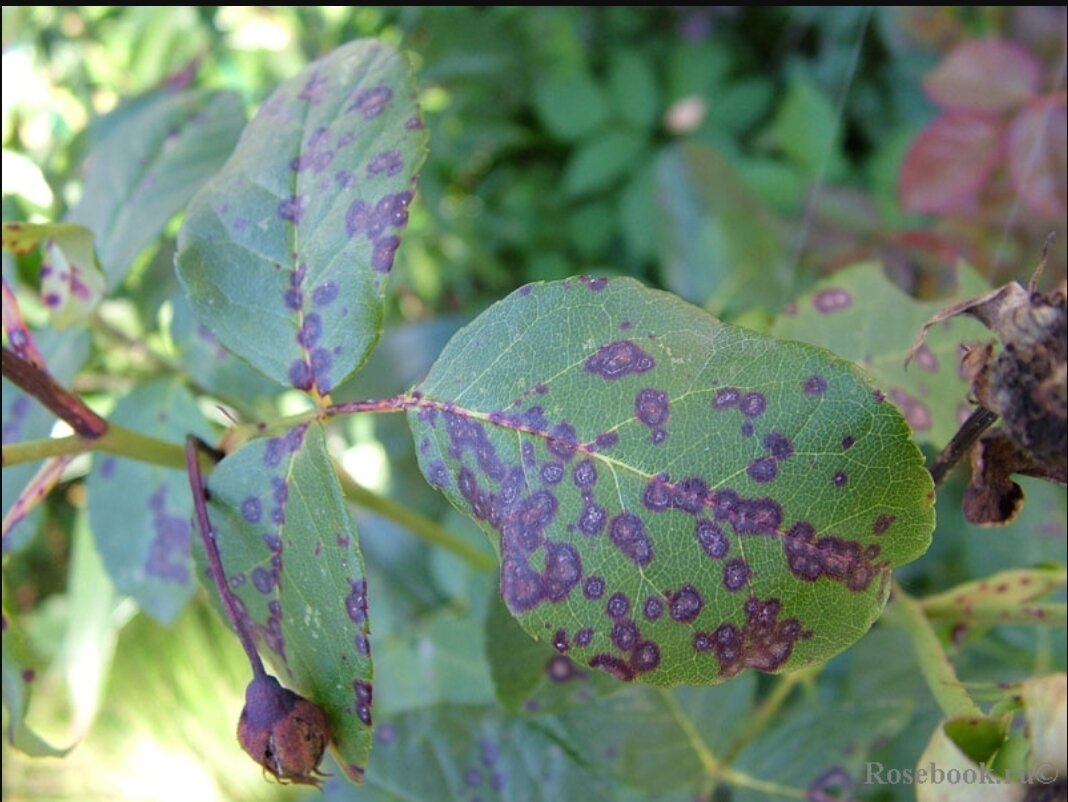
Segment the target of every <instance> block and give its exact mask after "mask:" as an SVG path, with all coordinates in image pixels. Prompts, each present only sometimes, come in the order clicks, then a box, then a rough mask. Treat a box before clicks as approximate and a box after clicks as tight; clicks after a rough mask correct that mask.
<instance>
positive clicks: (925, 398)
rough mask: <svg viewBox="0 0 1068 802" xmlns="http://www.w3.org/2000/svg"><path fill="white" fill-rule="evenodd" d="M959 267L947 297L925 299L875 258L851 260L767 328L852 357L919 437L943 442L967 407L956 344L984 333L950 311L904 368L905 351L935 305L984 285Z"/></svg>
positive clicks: (939, 306) (985, 334) (966, 385)
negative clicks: (916, 296) (955, 285)
mask: <svg viewBox="0 0 1068 802" xmlns="http://www.w3.org/2000/svg"><path fill="white" fill-rule="evenodd" d="M958 274H959V277H958V284H959V287H958V289H957V292H956V293H955V294H954V296H953V297H951V298H945V299H941V300H938V301H927V302H924V301H917V300H916V299H914V298H911V297H909V296H908V295H906V294H905V293H904V292H902V291H901V290H900V289H898V288H897V287H896V286H895V285H894V284H892V283H891V282H890V281H888V280H887V278H886V277H885V276H884V275H883V272H882V268H881V266H880V265H878V264H876V263H874V262H868V263H864V264H859V265H855V266H853V267H851V268H847V269H845V270H842V271H839V272H838V273H835V274H834V275H833V276H831V277H829V278H827V279H824V280H823V281H821V282H820V283H819V284H817V285H816V287H814V288H813V289H812V290H811V291H810V292H808V293H806V294H805V295H803V296H802V297H801V298H800V299H798V301H797V303H796V304H794V305H793V306H791V308H790V311H789V312H788V313H787V314H785V315H782V316H780V317H779V319H778V320H777V321H776V322H775V325H774V327H773V328H772V330H771V333H772V334H773V335H774V336H776V337H789V338H792V339H798V340H803V341H805V342H809V343H812V344H813V345H820V346H823V347H824V348H829V349H830V350H832V351H834V352H835V353H836V354H838V355H839V356H843V357H846V358H847V359H852V360H853V361H854V362H856V363H857V364H858V365H860V366H861V367H862V368H863V369H864V370H865V372H867V373H868V374H870V375H871V376H872V378H873V379H874V380H875V383H876V384H877V385H878V387H879V388H880V389H881V390H882V391H883V392H884V393H886V396H887V398H888V399H889V400H890V401H892V402H893V403H894V405H895V406H897V407H898V408H899V409H900V410H901V412H902V414H904V416H905V419H906V420H907V421H908V422H909V425H910V426H911V427H912V431H913V435H914V436H915V437H916V438H917V439H919V440H922V441H926V442H932V443H935V444H936V445H938V446H939V447H941V446H943V445H945V444H946V443H948V442H949V440H950V438H952V437H953V435H954V433H955V432H956V431H957V428H958V427H959V426H960V424H961V422H962V421H963V420H964V419H965V418H967V417H968V415H969V413H970V412H971V410H972V405H971V404H969V403H968V402H967V396H968V393H969V389H970V387H969V383H968V382H966V381H965V380H964V379H962V378H961V377H960V374H959V373H958V371H957V364H958V362H959V360H960V353H961V350H960V347H961V344H962V343H963V342H976V341H985V340H988V339H990V335H989V332H987V331H986V329H984V328H983V326H982V325H981V324H980V323H978V322H977V321H975V320H972V319H971V318H963V317H961V318H955V319H953V320H949V321H946V322H945V324H943V325H940V326H938V327H937V328H935V329H932V330H931V332H930V334H929V335H928V336H927V340H926V342H925V343H924V345H923V347H922V348H921V349H920V351H919V352H918V353H917V355H916V358H915V359H914V360H913V362H912V363H911V364H910V365H909V366H908V369H907V370H906V368H905V355H906V354H907V353H908V350H909V346H910V345H912V342H913V340H914V339H915V338H916V334H917V332H919V330H920V327H921V326H922V325H923V324H924V323H925V322H927V321H928V320H930V319H931V318H932V317H933V316H934V315H935V313H936V312H939V311H941V310H942V309H945V308H946V307H947V306H949V305H951V304H952V303H954V302H955V301H957V300H963V299H965V298H971V297H974V296H976V295H979V294H981V293H983V292H986V291H987V290H989V289H990V288H989V286H987V284H986V283H985V282H984V281H983V279H982V278H981V277H980V276H979V275H978V274H977V273H976V272H975V271H974V270H972V269H971V268H970V267H967V266H961V268H960V269H959V271H958Z"/></svg>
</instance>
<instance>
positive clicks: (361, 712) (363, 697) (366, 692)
mask: <svg viewBox="0 0 1068 802" xmlns="http://www.w3.org/2000/svg"><path fill="white" fill-rule="evenodd" d="M352 691H353V693H354V694H355V695H356V717H357V718H358V719H359V720H360V721H361V722H363V724H364V725H366V726H368V727H370V726H371V704H372V698H373V696H374V692H373V688H372V685H371V683H370V682H367V681H366V680H362V679H358V680H355V681H354V682H353V683H352Z"/></svg>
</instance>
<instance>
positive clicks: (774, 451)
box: [762, 432, 794, 459]
mask: <svg viewBox="0 0 1068 802" xmlns="http://www.w3.org/2000/svg"><path fill="white" fill-rule="evenodd" d="M762 442H763V444H764V448H766V449H767V450H768V451H769V452H771V456H773V457H774V458H775V459H789V458H790V457H792V456H793V455H794V444H793V443H791V442H790V438H788V437H787V436H786V435H783V434H780V433H779V432H768V433H767V434H766V435H764V439H763V441H762Z"/></svg>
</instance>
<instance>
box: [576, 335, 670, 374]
mask: <svg viewBox="0 0 1068 802" xmlns="http://www.w3.org/2000/svg"><path fill="white" fill-rule="evenodd" d="M655 365H656V363H655V361H654V360H653V358H652V357H651V356H649V354H647V353H646V352H645V351H643V350H642V349H641V348H640V347H638V345H637V344H635V343H634V342H632V341H631V340H616V341H615V342H610V343H608V344H607V345H603V346H601V348H600V349H599V350H598V351H597V353H596V354H594V355H593V356H591V357H589V358H588V359H587V360H586V362H585V367H586V370H587V371H589V372H590V373H595V374H597V375H599V376H602V377H604V378H605V379H619V378H622V377H623V376H627V375H629V374H632V373H645V372H646V371H649V370H652V369H653V367H654V366H655Z"/></svg>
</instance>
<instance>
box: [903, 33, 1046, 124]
mask: <svg viewBox="0 0 1068 802" xmlns="http://www.w3.org/2000/svg"><path fill="white" fill-rule="evenodd" d="M1041 81H1042V68H1041V67H1040V65H1039V63H1038V62H1037V61H1036V60H1035V58H1034V57H1033V56H1032V55H1031V54H1030V53H1028V52H1027V51H1026V50H1025V49H1024V48H1022V47H1020V46H1019V45H1017V44H1015V43H1013V42H1008V41H1005V40H1003V39H980V40H976V41H971V42H965V43H964V44H961V45H959V46H957V47H956V48H954V50H953V51H952V52H951V53H949V55H947V56H946V57H945V58H944V59H942V61H941V62H940V63H939V64H938V66H937V67H935V68H934V69H933V70H931V72H929V73H927V75H926V76H925V77H924V80H923V88H924V89H925V90H926V91H927V95H928V97H930V98H931V100H933V101H934V102H935V103H937V104H938V105H939V106H941V107H942V108H943V109H949V110H966V111H982V112H994V113H997V112H1001V111H1006V110H1008V109H1011V108H1014V107H1016V106H1019V105H1020V104H1022V103H1024V102H1025V101H1026V100H1027V99H1028V98H1030V97H1033V96H1034V95H1035V94H1037V92H1038V89H1039V85H1040V84H1041Z"/></svg>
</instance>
